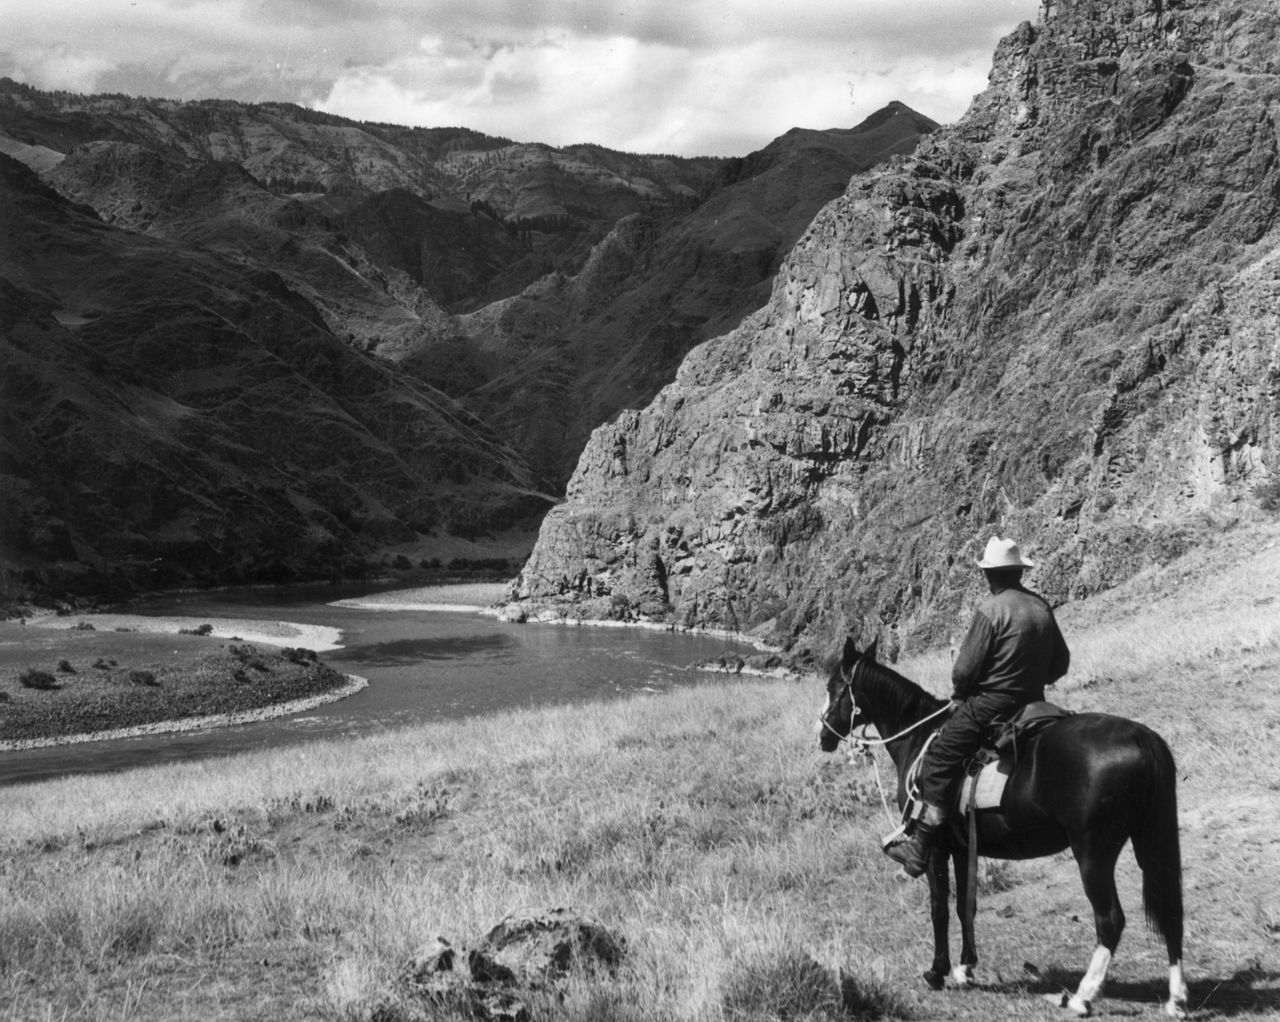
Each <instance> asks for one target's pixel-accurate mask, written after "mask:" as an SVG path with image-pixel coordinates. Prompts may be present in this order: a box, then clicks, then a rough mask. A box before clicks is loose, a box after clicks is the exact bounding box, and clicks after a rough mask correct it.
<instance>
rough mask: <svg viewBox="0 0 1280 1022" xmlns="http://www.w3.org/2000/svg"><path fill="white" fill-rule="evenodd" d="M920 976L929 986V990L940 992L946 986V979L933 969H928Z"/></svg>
mask: <svg viewBox="0 0 1280 1022" xmlns="http://www.w3.org/2000/svg"><path fill="white" fill-rule="evenodd" d="M921 975H922V976H924V981H925V982H926V983H928V984H929V989H930V990H941V989H942V988H943V987H944V986H946V985H947V977H946V976H945V975H944V974H943V973H941V972H938V971H936V970H935V969H928V970H926V971H925V972H923V973H921Z"/></svg>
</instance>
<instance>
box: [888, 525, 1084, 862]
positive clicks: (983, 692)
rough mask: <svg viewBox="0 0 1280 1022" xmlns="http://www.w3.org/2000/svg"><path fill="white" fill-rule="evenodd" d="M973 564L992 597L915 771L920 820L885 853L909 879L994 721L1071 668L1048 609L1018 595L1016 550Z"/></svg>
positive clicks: (990, 549) (1040, 694)
mask: <svg viewBox="0 0 1280 1022" xmlns="http://www.w3.org/2000/svg"><path fill="white" fill-rule="evenodd" d="M977 563H978V567H979V568H981V569H982V571H983V574H984V575H985V576H986V579H987V585H988V587H989V588H990V590H991V594H990V595H989V596H988V597H987V598H986V599H984V600H983V601H982V602H981V603H979V604H978V607H977V610H976V612H975V613H974V616H973V621H972V623H971V624H970V626H969V633H968V634H967V635H966V636H965V640H964V644H963V645H962V646H961V647H960V652H959V654H958V655H957V657H956V660H955V664H954V665H953V666H952V670H951V684H952V688H953V694H952V706H953V708H954V709H953V712H952V714H951V716H950V717H948V718H947V720H946V723H944V724H943V725H942V727H941V729H940V730H939V732H938V735H937V737H936V738H934V740H933V742H932V743H931V744H930V746H929V748H928V751H927V752H926V753H925V756H924V762H923V763H922V765H921V768H920V775H919V786H920V802H921V810H920V815H919V817H918V819H917V821H916V826H915V830H914V831H913V832H912V834H911V836H910V837H909V838H907V839H906V840H903V841H900V842H898V843H896V844H891V845H889V846H888V847H887V848H886V849H885V853H886V854H887V855H888V856H889V857H890V858H891V859H893V860H894V861H895V862H900V863H901V864H902V866H903V869H904V870H905V871H906V873H907V875H908V876H912V877H917V876H919V875H920V874H921V873H923V872H924V870H925V865H926V863H927V862H928V859H929V851H930V849H931V848H932V847H933V845H934V843H935V842H936V841H937V837H938V834H939V833H940V832H941V830H942V828H943V827H944V826H945V824H946V822H947V806H948V804H949V801H950V794H951V789H952V786H953V782H954V781H955V779H956V778H957V777H958V776H959V775H960V771H961V769H962V768H963V765H964V763H965V761H966V760H967V759H968V758H969V757H970V756H972V755H973V753H974V752H976V751H977V749H978V747H979V746H980V745H981V744H982V739H983V736H984V735H985V734H986V731H987V727H988V726H989V725H990V723H991V722H992V720H994V719H995V718H996V717H1001V716H1005V717H1007V716H1010V715H1012V714H1013V713H1014V712H1015V711H1017V710H1018V709H1020V708H1022V707H1023V706H1026V705H1027V704H1028V703H1033V702H1039V701H1041V700H1043V699H1044V689H1045V686H1046V685H1052V684H1053V683H1054V682H1055V681H1057V680H1058V679H1059V678H1061V677H1062V676H1063V675H1064V674H1066V673H1067V667H1068V665H1069V663H1070V652H1069V651H1068V649H1067V644H1066V642H1065V641H1064V640H1063V638H1062V633H1061V632H1060V631H1059V630H1058V623H1057V621H1056V620H1055V619H1054V616H1053V611H1052V610H1051V609H1050V607H1049V604H1048V603H1046V602H1045V601H1044V600H1043V599H1042V598H1041V597H1039V596H1037V595H1036V594H1035V593H1032V592H1029V591H1028V590H1026V589H1024V588H1023V587H1022V572H1023V571H1024V570H1025V569H1027V568H1032V567H1034V566H1035V565H1034V564H1033V563H1032V562H1031V561H1029V560H1027V559H1026V558H1024V557H1023V556H1022V553H1021V551H1020V550H1019V549H1018V544H1017V543H1015V542H1014V541H1013V540H1011V539H1000V538H999V537H998V536H993V537H992V538H991V540H990V541H989V542H988V543H987V548H986V550H985V552H984V553H983V556H982V560H980V561H978V562H977Z"/></svg>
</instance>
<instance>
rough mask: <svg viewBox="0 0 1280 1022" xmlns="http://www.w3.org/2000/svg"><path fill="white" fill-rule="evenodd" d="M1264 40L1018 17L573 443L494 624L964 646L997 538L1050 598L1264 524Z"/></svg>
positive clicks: (1256, 0) (1278, 258) (1269, 154)
mask: <svg viewBox="0 0 1280 1022" xmlns="http://www.w3.org/2000/svg"><path fill="white" fill-rule="evenodd" d="M1278 38H1280V12H1277V9H1276V6H1275V4H1273V3H1269V2H1265V0H1187V2H1184V3H1179V4H1176V5H1174V4H1155V5H1152V4H1148V3H1143V2H1138V0H1122V2H1116V3H1110V4H1096V3H1062V4H1053V5H1049V4H1046V5H1044V8H1043V12H1042V20H1041V22H1040V23H1039V24H1038V25H1031V24H1029V23H1027V24H1023V25H1022V26H1021V27H1019V28H1018V29H1017V31H1016V32H1014V33H1013V34H1012V35H1011V36H1009V37H1008V38H1006V39H1005V40H1003V41H1002V42H1001V44H1000V46H999V48H998V49H997V51H996V54H995V60H994V63H993V68H992V72H991V75H990V79H989V82H990V84H989V87H988V88H987V90H986V91H985V92H983V93H982V94H981V95H980V96H978V97H977V98H976V99H975V101H974V103H973V105H972V106H971V108H970V110H969V111H968V113H967V114H966V115H965V116H964V118H962V119H961V120H960V121H959V122H958V123H957V124H955V125H953V126H950V127H948V128H945V129H941V130H939V131H937V132H934V133H932V134H931V135H930V136H929V137H928V138H926V139H925V140H923V141H922V142H921V144H920V146H919V147H918V148H917V149H916V151H915V152H914V153H913V154H912V155H911V156H910V157H908V158H906V159H904V160H899V161H891V162H889V163H887V164H883V165H881V166H879V167H876V168H874V169H872V170H870V171H869V172H867V173H866V174H863V175H860V176H857V177H855V178H854V179H853V180H852V181H851V182H850V184H849V187H848V189H847V190H846V191H845V193H844V194H843V195H841V196H839V197H838V198H836V199H834V200H833V201H832V202H831V203H829V204H828V205H827V206H826V207H825V208H824V209H823V210H822V211H821V212H820V213H819V214H818V216H817V217H816V218H815V219H814V220H813V222H812V224H811V225H810V226H809V227H808V228H807V229H806V230H805V231H804V233H803V235H802V236H801V237H800V239H799V240H798V242H797V243H796V245H795V246H794V248H793V249H792V250H791V251H790V253H789V254H788V255H787V257H786V259H785V260H784V262H783V264H782V267H781V269H780V270H779V272H778V273H777V275H776V276H775V277H774V280H773V284H772V293H771V296H770V298H769V300H768V302H767V303H766V304H765V305H764V306H763V308H761V309H760V310H759V311H758V312H756V313H754V314H753V315H751V316H749V317H748V318H746V319H744V320H743V321H742V322H741V323H740V324H739V325H738V326H737V327H736V328H735V329H733V330H731V331H729V332H728V333H726V334H724V335H723V336H721V337H719V338H716V339H715V340H712V341H709V342H707V343H705V344H703V345H701V346H700V347H698V348H696V349H694V350H693V351H692V352H691V353H690V354H689V356H688V357H687V358H686V360H685V361H684V363H683V364H682V365H681V367H680V370H679V373H678V374H677V376H676V379H675V381H674V382H673V383H672V384H671V385H669V386H668V387H666V388H665V389H663V390H662V391H661V392H660V393H659V394H658V396H657V397H656V398H655V399H654V401H653V402H651V403H650V404H648V405H647V406H646V407H644V408H643V409H640V410H634V411H627V412H624V413H623V414H621V415H620V416H618V417H617V418H616V419H615V420H614V421H612V422H611V423H609V424H607V425H604V426H602V427H600V428H598V429H597V430H596V431H595V433H594V434H593V436H592V438H591V440H590V442H589V444H588V445H587V447H586V448H585V450H584V452H583V454H582V457H581V459H580V461H579V463H578V467H577V469H576V470H575V474H574V476H573V478H572V480H571V481H570V483H569V486H568V491H567V498H566V500H565V501H564V502H563V503H562V504H560V505H558V506H557V507H556V508H555V509H553V510H552V511H551V512H550V513H549V515H548V516H547V518H546V519H545V520H544V522H543V526H542V530H541V533H540V535H539V539H538V543H537V546H536V547H535V550H534V553H533V556H532V557H531V558H530V560H529V562H528V564H527V565H526V567H525V570H524V571H523V573H522V575H521V578H520V581H519V584H518V586H517V591H516V596H517V597H518V598H519V600H520V603H521V608H520V612H523V613H527V614H545V615H548V616H560V615H567V616H576V617H612V618H622V619H629V620H649V621H665V622H675V623H678V624H683V625H692V626H701V627H712V628H733V629H741V630H743V631H750V632H753V633H755V634H757V635H760V636H763V637H766V638H768V639H771V640H773V641H776V642H778V643H781V644H783V645H785V646H787V647H789V648H791V649H792V650H793V651H794V652H795V653H796V654H798V655H805V656H808V657H811V658H818V657H821V656H824V655H826V654H827V653H829V652H830V650H831V649H832V648H833V647H834V645H835V643H836V642H837V639H838V638H839V637H840V636H842V635H844V634H846V633H847V632H849V631H853V632H855V633H858V634H859V635H860V636H861V637H863V638H864V639H866V638H869V637H870V636H871V635H872V634H876V633H878V634H880V636H881V638H882V640H883V642H884V644H883V645H882V648H884V649H887V650H890V651H891V650H892V649H893V648H895V647H896V645H897V643H899V642H902V643H904V644H912V645H914V647H915V648H917V649H918V648H920V646H921V645H924V644H927V643H939V642H946V641H947V640H948V639H952V640H956V639H958V638H959V635H958V634H957V633H956V631H955V630H956V629H957V628H959V627H963V625H964V623H965V619H966V615H965V614H964V613H963V610H964V608H965V607H966V605H967V604H968V603H969V602H970V601H972V600H973V599H974V598H975V597H976V596H977V595H978V594H979V592H980V588H981V586H980V581H979V579H977V578H976V577H975V569H974V559H975V558H976V557H977V556H978V555H979V554H980V552H981V550H982V548H983V544H984V543H985V542H986V540H987V539H988V538H989V537H990V536H991V535H993V534H996V533H999V534H1001V535H1013V536H1015V537H1016V538H1018V539H1019V540H1021V541H1022V543H1023V544H1024V548H1026V549H1027V550H1028V553H1029V554H1030V555H1031V557H1032V558H1033V559H1035V560H1036V561H1037V562H1038V567H1037V569H1036V572H1035V574H1034V576H1033V580H1032V581H1033V585H1034V586H1035V587H1036V588H1038V589H1041V590H1042V591H1044V592H1045V593H1046V594H1047V595H1048V596H1049V597H1050V598H1051V599H1053V600H1054V601H1063V600H1067V599H1073V598H1083V597H1087V596H1088V595H1089V594H1091V593H1095V592H1097V591H1099V590H1101V589H1104V588H1106V587H1109V586H1111V585H1114V584H1116V583H1117V582H1118V581H1120V580H1123V579H1125V578H1127V577H1130V576H1132V575H1134V574H1135V573H1138V572H1141V571H1142V570H1144V569H1145V568H1148V567H1151V566H1153V565H1160V564H1164V563H1167V562H1169V561H1170V560H1172V559H1174V558H1176V557H1177V556H1178V555H1179V554H1180V553H1181V552H1182V551H1184V550H1186V549H1187V548H1188V547H1190V546H1192V545H1195V544H1199V543H1203V542H1206V541H1208V540H1209V539H1210V538H1211V537H1212V536H1213V535H1214V534H1215V532H1217V531H1218V530H1220V529H1222V528H1225V527H1227V526H1228V525H1229V524H1230V523H1231V522H1233V521H1238V520H1240V519H1242V518H1247V517H1250V516H1267V515H1273V514H1274V509H1275V507H1276V494H1277V491H1278V490H1280V486H1277V483H1276V475H1277V472H1280V342H1278V341H1277V338H1280V297H1278V296H1280V160H1278V159H1277V139H1276V133H1275V131H1274V129H1273V125H1274V124H1275V123H1276V121H1277V120H1278V119H1280V74H1277V71H1276V61H1275V43H1276V40H1277V39H1278ZM708 205H709V204H708ZM705 211H706V210H705V207H704V208H703V209H700V210H699V211H698V214H697V215H699V216H701V215H703V214H704V212H705ZM672 307H678V305H677V303H674V302H673V303H672Z"/></svg>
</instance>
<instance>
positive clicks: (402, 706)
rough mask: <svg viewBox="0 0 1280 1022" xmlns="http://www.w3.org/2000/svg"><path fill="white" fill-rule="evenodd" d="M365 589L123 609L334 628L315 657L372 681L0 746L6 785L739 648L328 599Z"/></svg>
mask: <svg viewBox="0 0 1280 1022" xmlns="http://www.w3.org/2000/svg"><path fill="white" fill-rule="evenodd" d="M370 591H371V590H370V589H369V588H368V587H362V588H361V589H359V590H341V589H337V588H335V587H312V588H308V587H299V588H294V589H279V590H271V589H261V588H255V589H246V590H221V591H217V592H207V593H182V594H172V595H166V596H162V597H155V598H152V599H148V600H146V601H140V602H137V603H134V604H130V605H128V606H127V607H123V608H120V609H121V610H127V611H128V612H129V613H131V614H143V615H149V616H158V617H168V616H182V617H188V618H193V619H196V620H203V619H206V618H237V619H246V620H261V621H281V620H284V621H291V622H297V623H299V624H304V625H322V626H327V627H330V628H336V629H338V630H339V631H340V632H341V639H340V642H341V646H340V647H339V648H337V649H331V650H329V651H327V652H325V653H323V654H322V658H323V659H324V660H325V662H326V663H328V664H330V665H331V666H332V667H334V668H335V669H336V670H339V671H342V672H343V673H346V674H356V675H360V676H361V677H364V678H368V679H369V685H368V686H367V687H366V688H365V689H364V690H362V691H360V692H358V693H356V694H355V695H353V696H350V697H348V698H346V699H342V700H340V701H338V702H335V703H330V704H328V705H326V706H322V707H320V708H318V709H314V710H310V711H307V712H305V713H300V714H297V715H294V716H287V717H280V718H277V719H275V720H269V721H263V722H260V723H254V724H247V725H242V726H238V727H228V728H217V729H210V730H207V731H195V732H187V733H181V734H168V735H147V736H141V737H135V738H122V739H117V740H112V741H102V742H85V743H82V744H78V745H67V746H54V747H50V748H44V749H31V750H24V751H20V752H0V784H13V783H22V782H30V781H40V780H47V779H50V778H53V777H57V776H61V775H65V774H71V773H92V772H99V771H110V770H122V769H127V768H129V767H134V766H142V765H154V764H157V763H162V762H166V761H175V760H189V759H198V758H203V757H210V756H223V755H231V754H235V753H241V752H248V751H251V750H255V749H262V748H265V747H269V746H278V745H282V744H286V743H291V742H306V741H315V740H318V739H332V738H343V737H354V736H359V735H368V734H374V733H377V732H379V731H383V730H387V729H390V728H399V727H405V726H408V725H414V724H420V723H425V722H429V721H439V720H446V719H449V718H457V717H465V716H471V715H475V714H482V713H488V712H492V711H495V710H504V709H513V708H519V707H535V706H546V705H552V704H561V703H569V702H577V701H583V700H595V699H602V698H610V697H617V696H624V695H629V694H633V693H642V692H662V691H666V690H669V689H671V688H673V687H676V686H679V685H690V684H695V683H697V682H698V681H699V680H707V679H708V678H711V677H715V675H711V674H708V673H706V672H701V671H697V670H694V669H692V667H691V665H692V664H694V663H696V662H698V661H701V660H707V659H711V658H714V657H717V656H719V655H721V654H723V653H726V652H735V651H736V652H745V651H746V650H747V647H746V646H745V645H744V644H741V643H733V642H730V641H728V640H725V639H722V638H716V637H711V636H705V635H690V634H684V633H676V632H666V631H657V630H650V629H638V628H600V627H573V626H566V625H553V624H508V623H504V622H501V621H498V620H496V619H495V618H492V617H487V616H484V615H481V614H479V613H476V612H466V611H435V610H432V611H427V610H416V611H410V610H385V609H370V608H367V607H356V606H347V605H344V606H335V605H334V604H335V601H337V600H339V599H349V598H352V597H358V596H360V595H364V594H368V593H369V592H370ZM384 597H385V594H384ZM210 641H217V640H213V639H211V640H210Z"/></svg>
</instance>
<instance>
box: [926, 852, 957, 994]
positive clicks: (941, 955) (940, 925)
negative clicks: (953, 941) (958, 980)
mask: <svg viewBox="0 0 1280 1022" xmlns="http://www.w3.org/2000/svg"><path fill="white" fill-rule="evenodd" d="M947 867H948V861H947V853H946V852H945V851H943V850H942V849H941V848H934V849H932V850H931V851H930V852H929V867H928V869H927V870H926V871H925V875H926V876H928V878H929V918H930V920H931V921H932V922H933V964H932V965H931V966H929V969H928V971H926V972H925V974H924V981H925V982H926V983H928V984H929V986H931V987H932V988H933V989H934V990H941V989H942V988H943V987H944V986H945V985H946V982H947V974H948V973H949V972H950V971H951V949H950V948H949V947H948V946H947V926H948V923H949V921H950V918H951V877H950V875H949V874H948V872H947Z"/></svg>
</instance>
